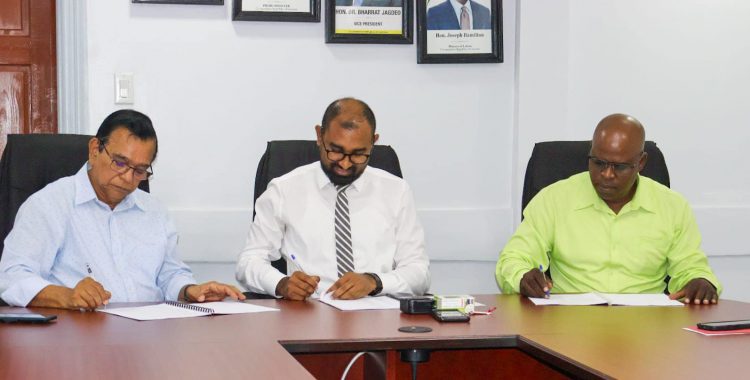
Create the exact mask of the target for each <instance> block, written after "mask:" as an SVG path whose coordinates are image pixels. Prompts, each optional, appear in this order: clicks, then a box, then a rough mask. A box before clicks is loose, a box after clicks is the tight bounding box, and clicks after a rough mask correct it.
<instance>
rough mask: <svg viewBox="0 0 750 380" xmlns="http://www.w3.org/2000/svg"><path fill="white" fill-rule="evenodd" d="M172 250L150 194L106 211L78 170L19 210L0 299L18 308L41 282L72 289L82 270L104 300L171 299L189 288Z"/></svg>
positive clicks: (163, 216) (170, 235) (169, 229)
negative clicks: (105, 295) (103, 294)
mask: <svg viewBox="0 0 750 380" xmlns="http://www.w3.org/2000/svg"><path fill="white" fill-rule="evenodd" d="M176 248H177V231H176V230H175V227H174V224H173V223H172V221H171V219H170V218H169V216H168V215H167V212H166V210H165V209H164V208H163V207H162V206H161V205H160V204H159V203H158V202H157V201H156V200H155V199H154V198H153V197H152V196H151V195H150V194H148V193H146V192H144V191H141V190H140V189H137V190H136V191H134V192H133V193H131V194H129V195H128V196H127V197H125V199H123V200H122V202H120V204H118V205H117V206H116V207H115V209H114V210H111V209H110V208H109V206H107V204H105V203H104V202H102V201H100V200H99V199H97V197H96V193H95V192H94V188H93V187H92V186H91V182H90V181H89V178H88V173H87V168H86V165H84V167H82V168H81V170H79V171H78V173H77V174H76V175H74V176H71V177H65V178H61V179H59V180H57V181H55V182H53V183H51V184H49V185H47V186H46V187H45V188H44V189H42V190H39V191H38V192H36V193H35V194H33V195H32V196H30V197H29V199H28V200H26V202H24V204H23V205H21V208H20V209H19V211H18V215H17V216H16V221H15V225H14V227H13V230H12V231H11V232H10V234H8V237H7V238H6V239H5V250H4V251H3V255H2V260H0V297H2V299H3V300H4V301H5V302H7V303H8V304H10V305H13V306H26V305H28V304H29V302H31V300H32V299H33V298H34V297H35V296H36V295H37V293H39V291H41V290H42V289H44V288H45V287H46V286H48V285H61V286H65V287H68V288H73V287H75V286H76V284H77V283H78V282H79V281H81V279H83V278H84V277H86V276H88V275H89V274H88V268H87V267H90V268H91V271H92V274H91V275H92V276H93V277H94V278H95V279H96V280H97V281H98V282H99V283H101V284H102V286H104V289H107V290H108V291H110V292H111V293H112V298H111V299H110V302H151V301H164V300H165V299H168V300H176V299H177V297H178V296H179V292H180V289H182V287H183V286H185V285H188V284H194V283H195V279H194V278H193V274H192V272H191V271H190V268H188V267H187V265H185V263H183V262H182V261H181V260H179V259H178V258H177V249H176Z"/></svg>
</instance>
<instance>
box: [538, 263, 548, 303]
mask: <svg viewBox="0 0 750 380" xmlns="http://www.w3.org/2000/svg"><path fill="white" fill-rule="evenodd" d="M539 271H540V272H542V276H544V283H545V284H547V283H549V282H548V281H547V276H545V275H544V267H543V266H542V264H539ZM544 295H545V298H549V287H548V288H547V291H546V292H544Z"/></svg>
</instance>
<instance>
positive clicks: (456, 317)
mask: <svg viewBox="0 0 750 380" xmlns="http://www.w3.org/2000/svg"><path fill="white" fill-rule="evenodd" d="M432 316H433V317H434V318H435V319H437V320H438V321H440V322H468V321H469V316H468V315H466V314H464V313H462V312H460V311H458V310H433V311H432Z"/></svg>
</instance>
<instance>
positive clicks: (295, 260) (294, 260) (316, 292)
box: [289, 253, 318, 294]
mask: <svg viewBox="0 0 750 380" xmlns="http://www.w3.org/2000/svg"><path fill="white" fill-rule="evenodd" d="M289 256H290V257H291V258H292V261H293V262H294V265H295V266H297V269H299V270H300V271H301V272H303V273H305V274H308V273H307V271H306V270H304V269H303V268H302V265H299V260H297V256H294V254H293V253H292V254H291V255H289ZM314 293H315V294H318V288H315V292H314Z"/></svg>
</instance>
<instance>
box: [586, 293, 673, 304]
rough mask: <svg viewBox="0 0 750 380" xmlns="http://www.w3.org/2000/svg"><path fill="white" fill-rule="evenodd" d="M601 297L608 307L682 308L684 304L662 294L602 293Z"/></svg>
mask: <svg viewBox="0 0 750 380" xmlns="http://www.w3.org/2000/svg"><path fill="white" fill-rule="evenodd" d="M601 296H602V297H603V298H605V299H606V300H607V301H608V303H609V304H610V305H623V306H684V304H683V303H682V302H680V301H677V300H671V299H669V296H668V295H666V294H664V293H656V294H613V293H602V294H601Z"/></svg>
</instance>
